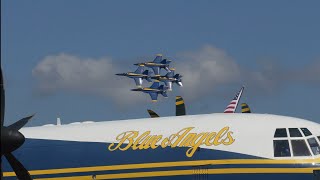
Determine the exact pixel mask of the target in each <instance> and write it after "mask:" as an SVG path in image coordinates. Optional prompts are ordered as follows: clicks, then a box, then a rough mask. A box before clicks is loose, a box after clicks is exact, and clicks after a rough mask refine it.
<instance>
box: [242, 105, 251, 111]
mask: <svg viewBox="0 0 320 180" xmlns="http://www.w3.org/2000/svg"><path fill="white" fill-rule="evenodd" d="M241 112H242V113H251V110H250V108H249V106H248V104H246V103H242V104H241Z"/></svg>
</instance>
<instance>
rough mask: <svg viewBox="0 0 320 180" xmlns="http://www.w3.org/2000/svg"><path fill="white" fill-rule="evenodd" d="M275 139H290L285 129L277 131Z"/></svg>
mask: <svg viewBox="0 0 320 180" xmlns="http://www.w3.org/2000/svg"><path fill="white" fill-rule="evenodd" d="M274 137H288V135H287V130H286V129H285V128H281V129H277V130H276V132H275V133H274Z"/></svg>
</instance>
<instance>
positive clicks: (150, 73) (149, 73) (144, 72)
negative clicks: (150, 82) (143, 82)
mask: <svg viewBox="0 0 320 180" xmlns="http://www.w3.org/2000/svg"><path fill="white" fill-rule="evenodd" d="M142 74H144V75H148V76H151V75H152V72H151V71H149V70H145V71H143V73H142Z"/></svg>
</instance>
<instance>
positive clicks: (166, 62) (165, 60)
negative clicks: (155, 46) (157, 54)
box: [160, 59, 171, 65]
mask: <svg viewBox="0 0 320 180" xmlns="http://www.w3.org/2000/svg"><path fill="white" fill-rule="evenodd" d="M160 63H161V64H167V65H168V64H170V63H171V60H168V59H164V60H162V61H161V62H160Z"/></svg>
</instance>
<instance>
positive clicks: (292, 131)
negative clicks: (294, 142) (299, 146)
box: [289, 128, 302, 137]
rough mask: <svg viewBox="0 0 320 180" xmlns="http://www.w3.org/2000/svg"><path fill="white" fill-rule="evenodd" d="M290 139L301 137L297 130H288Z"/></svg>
mask: <svg viewBox="0 0 320 180" xmlns="http://www.w3.org/2000/svg"><path fill="white" fill-rule="evenodd" d="M289 133H290V137H302V134H301V133H300V131H299V129H298V128H289Z"/></svg>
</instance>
